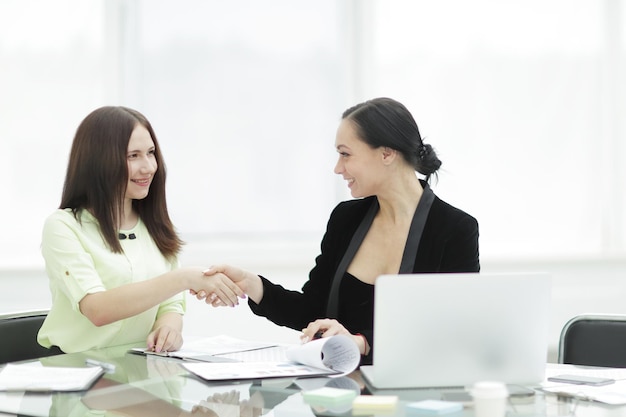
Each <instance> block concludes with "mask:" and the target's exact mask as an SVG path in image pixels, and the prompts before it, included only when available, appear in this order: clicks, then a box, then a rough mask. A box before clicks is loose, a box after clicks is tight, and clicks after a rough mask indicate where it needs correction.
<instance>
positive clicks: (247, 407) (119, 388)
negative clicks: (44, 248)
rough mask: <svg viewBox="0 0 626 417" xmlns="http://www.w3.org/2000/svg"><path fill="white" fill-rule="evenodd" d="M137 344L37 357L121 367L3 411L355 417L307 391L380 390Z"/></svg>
mask: <svg viewBox="0 0 626 417" xmlns="http://www.w3.org/2000/svg"><path fill="white" fill-rule="evenodd" d="M130 347H131V346H122V347H116V348H109V349H102V350H94V351H88V352H82V353H74V354H66V355H59V356H51V357H47V358H41V359H40V360H39V361H33V362H40V363H41V364H42V365H44V366H79V367H82V366H84V365H85V360H86V359H94V360H98V361H103V362H107V363H111V364H114V365H115V372H113V373H107V374H105V376H104V377H102V378H101V379H100V380H99V381H98V382H96V384H95V385H94V386H93V387H92V388H91V389H90V390H88V391H86V392H75V393H52V394H34V393H12V394H7V393H0V410H1V411H2V412H5V413H6V414H3V413H2V412H0V416H4V415H15V414H18V415H19V416H45V417H47V416H55V417H56V416H62V417H73V416H81V417H82V416H131V417H140V416H141V417H144V416H146V417H147V416H150V417H166V416H167V417H170V416H180V417H183V416H210V417H257V416H274V417H304V416H350V415H352V412H351V410H349V409H345V408H344V409H338V410H335V411H329V410H324V409H321V408H313V407H311V406H310V405H308V404H306V403H305V402H304V401H303V399H302V395H301V390H302V389H307V388H310V387H314V386H324V385H330V386H333V385H334V386H345V387H354V388H355V389H356V390H359V391H360V392H361V393H363V394H371V393H372V391H371V390H369V389H368V388H367V386H366V384H364V382H363V380H362V378H361V376H360V373H359V372H358V371H356V372H354V373H352V374H350V375H349V376H346V377H341V378H315V379H308V378H307V379H301V380H284V379H280V380H273V379H266V380H262V381H239V382H232V383H229V382H226V383H222V382H220V383H211V382H206V381H202V380H199V379H198V378H196V377H195V376H193V375H191V374H189V373H188V372H187V371H186V370H185V369H184V368H183V367H181V366H180V361H178V360H175V359H166V358H155V357H144V356H141V355H136V354H130V353H128V349H129V348H130ZM442 392H443V391H442V390H435V389H419V390H394V391H387V390H386V391H384V392H376V393H377V394H395V395H398V396H399V397H400V403H399V404H398V407H397V408H396V410H395V412H392V413H378V414H376V413H372V414H367V415H370V416H389V417H402V416H405V412H404V405H405V404H406V403H407V402H411V401H419V400H422V399H440V398H441V395H442ZM103 410H104V411H103ZM11 412H12V413H13V414H11ZM473 415H474V412H473V410H472V409H471V408H466V409H464V411H463V413H458V414H454V415H450V416H455V417H472V416H473ZM507 416H508V417H512V416H520V417H531V416H532V417H535V416H548V417H563V416H575V417H587V416H589V417H626V406H624V407H615V406H613V407H611V406H606V405H603V404H598V403H592V402H585V401H577V400H572V399H560V398H557V397H556V396H544V395H543V394H540V393H537V394H536V395H534V396H532V397H526V398H518V399H516V398H512V399H510V401H509V406H508V412H507Z"/></svg>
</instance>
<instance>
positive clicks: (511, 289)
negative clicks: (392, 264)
mask: <svg viewBox="0 0 626 417" xmlns="http://www.w3.org/2000/svg"><path fill="white" fill-rule="evenodd" d="M550 281H551V280H550V276H549V275H548V274H544V273H510V274H485V273H445V274H402V275H383V276H380V277H379V278H378V279H377V280H376V286H375V295H374V353H373V365H368V366H361V368H360V369H361V373H362V375H363V376H364V378H365V380H366V382H367V383H368V385H369V386H370V387H372V388H374V389H397V388H426V387H429V388H432V387H461V386H468V385H472V384H474V383H475V382H477V381H483V380H491V381H501V382H504V383H506V384H521V385H527V384H534V383H537V382H541V381H543V379H544V375H545V365H546V362H547V354H548V331H549V324H550V300H551V282H550Z"/></svg>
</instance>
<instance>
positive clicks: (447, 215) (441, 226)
mask: <svg viewBox="0 0 626 417" xmlns="http://www.w3.org/2000/svg"><path fill="white" fill-rule="evenodd" d="M422 186H423V187H424V188H427V187H428V185H427V184H426V183H425V182H423V181H422ZM372 204H378V202H377V200H376V197H367V198H363V199H356V200H349V201H344V202H342V203H339V204H338V205H337V207H335V209H334V210H333V212H332V213H331V215H330V219H329V220H328V225H327V228H326V233H325V234H324V238H323V239H322V243H321V253H320V255H318V256H317V258H316V260H315V267H314V268H313V269H312V270H311V272H310V273H309V279H308V281H307V282H306V283H305V284H304V285H303V287H302V291H293V290H288V289H286V288H284V287H282V286H281V285H276V284H273V283H272V282H270V281H269V280H267V279H266V278H264V277H261V279H262V280H263V299H262V300H261V303H260V304H256V303H255V302H253V301H252V300H250V299H249V300H248V305H249V306H250V308H251V309H252V311H253V312H254V313H255V314H257V315H259V316H264V317H267V318H268V319H269V320H271V321H272V322H274V323H276V324H278V325H281V326H287V327H290V328H292V329H295V330H301V329H303V328H305V327H306V326H307V325H308V324H309V323H310V322H311V321H313V320H316V319H318V318H327V317H328V315H327V313H326V307H327V303H328V299H329V294H330V289H331V285H332V281H333V277H334V275H335V272H336V270H337V269H338V267H339V264H340V262H341V260H342V258H343V255H344V253H345V252H346V250H347V248H348V246H349V244H350V241H351V239H352V236H353V235H354V233H355V231H356V230H357V228H358V227H359V225H360V223H361V220H362V219H363V218H364V217H365V215H366V213H367V212H368V210H369V209H370V206H371V205H372ZM479 271H480V262H479V257H478V222H477V221H476V219H475V218H474V217H472V216H470V215H469V214H467V213H465V212H463V211H461V210H459V209H457V208H455V207H453V206H451V205H449V204H448V203H446V202H444V201H442V200H441V199H439V198H438V197H436V196H435V197H434V201H433V202H432V205H431V208H430V211H429V213H428V218H427V219H426V223H425V225H424V228H423V231H422V235H421V239H420V240H419V246H418V248H417V253H416V254H415V263H414V265H413V268H412V270H411V272H413V273H435V272H479ZM342 284H343V283H342ZM371 296H372V305H373V292H372V295H371ZM338 305H339V311H344V312H345V311H348V310H352V309H353V308H355V307H357V308H358V301H356V300H355V298H354V297H353V295H352V294H351V293H349V292H344V291H341V294H340V296H339V300H338ZM338 315H342V314H341V313H339V314H338ZM369 316H371V313H370V315H369ZM369 316H368V317H369ZM329 318H337V319H338V320H339V321H340V322H341V324H342V325H343V326H345V327H346V328H347V329H349V330H350V332H351V333H361V334H363V335H365V337H366V338H367V340H368V343H369V345H370V346H371V347H372V349H371V351H370V355H368V357H366V358H363V360H362V363H363V364H366V363H371V353H372V351H373V349H374V346H373V329H372V326H371V324H370V325H368V327H366V328H365V327H364V328H360V329H359V328H358V327H359V326H361V325H365V324H367V323H362V322H361V321H360V319H359V320H357V319H355V318H354V317H351V318H349V320H348V321H343V320H340V317H329ZM368 322H369V323H371V319H370V320H369V321H368Z"/></svg>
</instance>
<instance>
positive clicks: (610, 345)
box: [558, 314, 626, 368]
mask: <svg viewBox="0 0 626 417" xmlns="http://www.w3.org/2000/svg"><path fill="white" fill-rule="evenodd" d="M558 361H559V363H568V364H573V365H589V366H607V367H613V368H626V315H623V314H581V315H578V316H574V317H573V318H571V319H570V320H569V321H568V322H567V323H565V325H564V326H563V329H562V330H561V337H560V339H559V356H558Z"/></svg>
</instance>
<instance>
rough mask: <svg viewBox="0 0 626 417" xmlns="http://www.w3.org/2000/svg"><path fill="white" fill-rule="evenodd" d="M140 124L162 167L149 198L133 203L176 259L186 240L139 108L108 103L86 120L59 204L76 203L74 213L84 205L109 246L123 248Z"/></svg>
mask: <svg viewBox="0 0 626 417" xmlns="http://www.w3.org/2000/svg"><path fill="white" fill-rule="evenodd" d="M138 124H140V125H142V126H143V127H145V128H146V129H147V130H148V132H149V133H150V137H151V138H152V141H153V142H154V148H155V158H156V163H157V166H158V169H157V171H156V172H155V174H154V177H153V179H152V183H151V185H150V192H149V193H148V195H147V196H146V198H144V199H141V200H133V208H134V209H135V210H136V211H137V213H138V214H139V217H140V218H141V220H142V221H143V222H144V224H145V225H146V228H147V229H148V232H149V233H150V235H151V236H152V239H153V240H154V242H155V243H156V245H157V247H158V248H159V250H160V251H161V253H162V254H163V255H164V256H165V257H167V258H172V257H174V256H176V255H177V254H178V252H180V249H181V246H182V244H183V242H182V240H181V239H180V238H179V237H178V234H177V233H176V231H175V229H174V225H173V224H172V222H171V220H170V217H169V214H168V211H167V202H166V198H165V178H166V169H165V162H164V161H163V157H162V155H161V149H160V148H159V143H158V142H157V138H156V135H155V134H154V130H153V129H152V126H151V125H150V122H148V120H147V119H146V118H145V117H144V116H143V115H142V114H141V113H139V112H138V111H136V110H133V109H129V108H126V107H121V106H116V107H114V106H105V107H101V108H99V109H96V110H94V111H93V112H91V113H90V114H89V115H88V116H87V117H86V118H85V119H84V120H83V121H82V122H81V124H80V126H78V129H77V130H76V135H75V136H74V142H73V143H72V149H71V151H70V157H69V162H68V165H67V174H66V177H65V184H64V185H63V195H62V197H61V204H60V206H59V208H61V209H66V208H71V209H72V212H73V213H74V216H77V213H78V211H79V210H81V209H87V210H89V211H90V212H91V213H92V214H93V216H94V217H95V218H96V220H98V224H99V227H100V233H101V234H102V237H103V239H104V240H105V241H106V243H107V244H108V245H109V247H110V249H111V250H112V251H113V252H116V253H122V252H123V249H122V246H121V245H120V242H119V238H118V225H119V222H120V219H121V215H122V207H123V206H122V204H123V199H124V194H125V193H126V186H127V184H128V165H127V162H126V161H127V158H126V154H127V152H128V142H129V141H130V136H131V134H132V132H133V130H134V129H135V127H136V126H137V125H138ZM79 220H80V219H79Z"/></svg>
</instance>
